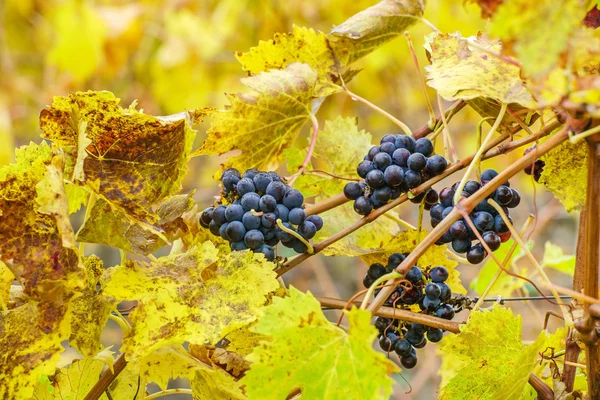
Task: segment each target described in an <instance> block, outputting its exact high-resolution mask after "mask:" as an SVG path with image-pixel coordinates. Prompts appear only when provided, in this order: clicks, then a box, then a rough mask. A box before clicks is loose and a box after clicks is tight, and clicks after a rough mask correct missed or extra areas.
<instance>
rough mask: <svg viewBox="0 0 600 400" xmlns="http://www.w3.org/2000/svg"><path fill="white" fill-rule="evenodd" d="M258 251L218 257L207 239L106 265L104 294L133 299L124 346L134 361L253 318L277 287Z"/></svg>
mask: <svg viewBox="0 0 600 400" xmlns="http://www.w3.org/2000/svg"><path fill="white" fill-rule="evenodd" d="M273 269H274V264H273V263H270V262H268V261H266V260H265V259H264V256H263V255H262V254H254V253H252V252H250V251H243V252H233V253H231V254H228V255H226V256H222V257H220V258H218V257H217V250H216V249H215V247H214V245H213V244H212V243H210V242H206V243H204V244H203V245H202V246H201V247H197V248H193V249H191V250H189V251H188V252H186V253H182V254H175V255H170V256H167V257H161V258H159V259H158V260H157V261H154V262H151V263H144V262H136V261H127V262H126V263H125V264H124V265H121V266H118V267H114V268H111V269H109V270H107V271H106V272H105V274H104V276H103V278H102V286H103V291H102V293H103V294H105V295H107V296H113V297H115V298H116V299H118V300H137V301H138V306H137V308H136V309H135V310H134V311H133V312H132V313H131V314H130V315H129V317H130V320H131V322H132V325H133V329H132V331H131V333H130V335H129V336H127V337H125V339H124V340H123V351H124V352H125V353H126V355H127V359H128V360H130V361H137V360H139V359H140V358H142V357H144V356H146V355H147V354H149V353H151V352H152V351H154V350H157V349H159V348H161V347H164V346H166V345H168V344H171V343H183V342H185V341H188V342H192V343H205V342H210V343H216V341H217V340H219V339H220V338H222V337H223V336H225V335H226V334H227V333H229V332H230V331H233V330H234V329H236V328H238V327H241V326H243V325H245V324H247V323H249V322H252V321H254V320H255V319H256V316H257V314H258V311H259V309H260V308H261V307H262V306H263V305H264V303H265V301H266V297H265V296H266V295H267V294H268V293H269V292H271V291H274V290H275V289H277V288H278V287H279V284H278V282H277V280H276V279H275V276H276V274H275V272H273Z"/></svg>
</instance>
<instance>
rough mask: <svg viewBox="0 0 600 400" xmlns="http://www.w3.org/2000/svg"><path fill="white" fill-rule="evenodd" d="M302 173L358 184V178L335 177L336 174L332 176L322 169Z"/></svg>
mask: <svg viewBox="0 0 600 400" xmlns="http://www.w3.org/2000/svg"><path fill="white" fill-rule="evenodd" d="M304 173H305V174H315V175H319V174H323V175H327V176H330V177H332V178H335V179H341V180H344V181H352V182H360V179H359V178H346V177H345V176H341V175H336V174H333V173H331V172H327V171H325V170H322V169H313V170H310V171H304Z"/></svg>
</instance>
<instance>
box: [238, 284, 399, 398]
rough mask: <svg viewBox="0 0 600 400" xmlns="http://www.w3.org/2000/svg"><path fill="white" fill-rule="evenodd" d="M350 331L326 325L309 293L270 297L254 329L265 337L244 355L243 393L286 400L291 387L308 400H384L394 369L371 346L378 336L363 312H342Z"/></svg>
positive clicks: (250, 395) (294, 291) (395, 368)
mask: <svg viewBox="0 0 600 400" xmlns="http://www.w3.org/2000/svg"><path fill="white" fill-rule="evenodd" d="M346 313H347V316H348V321H349V326H350V327H349V329H348V331H347V332H346V331H344V330H342V329H341V328H339V327H337V326H335V325H333V324H332V323H330V322H329V321H328V320H327V318H325V316H324V315H323V312H322V311H321V305H320V304H319V302H318V301H317V300H315V298H314V297H313V296H312V295H311V294H310V293H307V294H304V293H302V292H300V291H299V290H297V289H295V288H294V287H290V297H286V298H274V299H273V304H272V305H270V306H267V307H265V308H264V309H263V312H262V315H261V317H260V318H259V320H258V323H257V324H256V325H255V326H254V327H253V328H252V330H253V331H255V332H258V333H261V334H263V335H267V336H269V338H270V339H271V341H268V342H261V344H260V345H259V346H258V347H256V348H255V349H254V352H253V353H252V354H250V356H248V360H249V361H250V362H251V363H252V365H251V367H250V370H249V371H248V372H246V376H244V378H242V379H241V380H240V382H241V383H242V384H245V385H246V395H248V397H249V398H256V399H265V400H268V399H285V398H286V397H287V396H288V395H289V394H290V393H291V392H292V391H294V389H297V388H299V389H300V390H301V391H302V397H304V398H307V399H324V400H328V399H385V398H388V397H389V396H390V395H391V393H392V386H393V384H394V380H393V379H391V378H390V377H389V375H390V374H392V373H393V372H397V371H398V368H397V367H396V365H395V364H394V363H392V362H391V361H390V360H387V359H386V358H385V357H384V355H383V354H381V353H378V352H377V351H375V350H374V349H373V348H372V345H373V341H374V340H375V338H376V336H377V331H376V329H375V328H374V327H373V326H371V325H370V324H369V322H370V319H371V313H370V312H368V311H366V310H358V309H356V308H355V309H353V310H351V311H347V312H346Z"/></svg>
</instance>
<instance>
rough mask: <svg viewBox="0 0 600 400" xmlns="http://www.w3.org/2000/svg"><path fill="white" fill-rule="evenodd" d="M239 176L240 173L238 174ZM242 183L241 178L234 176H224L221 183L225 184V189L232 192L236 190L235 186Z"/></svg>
mask: <svg viewBox="0 0 600 400" xmlns="http://www.w3.org/2000/svg"><path fill="white" fill-rule="evenodd" d="M238 175H239V172H238ZM239 181H240V177H239V176H236V175H234V174H229V175H223V177H222V178H221V182H223V187H224V188H225V190H227V191H232V190H233V189H235V185H237V183H238V182H239Z"/></svg>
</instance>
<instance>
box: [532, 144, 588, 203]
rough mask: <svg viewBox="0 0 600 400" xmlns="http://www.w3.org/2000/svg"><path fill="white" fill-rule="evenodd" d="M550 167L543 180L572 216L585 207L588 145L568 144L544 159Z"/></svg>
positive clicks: (545, 155) (546, 167) (556, 148)
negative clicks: (572, 213) (572, 212)
mask: <svg viewBox="0 0 600 400" xmlns="http://www.w3.org/2000/svg"><path fill="white" fill-rule="evenodd" d="M540 159H541V160H542V161H544V162H545V163H546V165H544V170H543V171H542V176H541V178H540V180H539V182H540V183H543V184H544V185H545V186H546V189H548V190H549V191H551V192H552V194H554V196H555V197H556V198H557V199H558V200H560V202H561V203H562V205H563V206H564V207H565V209H566V210H567V211H568V212H571V211H579V210H581V208H582V207H583V206H584V205H585V198H586V192H587V159H588V150H587V144H586V142H585V141H582V142H579V143H577V144H572V143H571V142H569V141H568V140H567V141H565V142H563V143H561V144H560V145H558V146H557V147H555V148H554V149H552V150H550V151H549V152H547V153H546V154H544V155H543V156H541V157H540Z"/></svg>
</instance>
